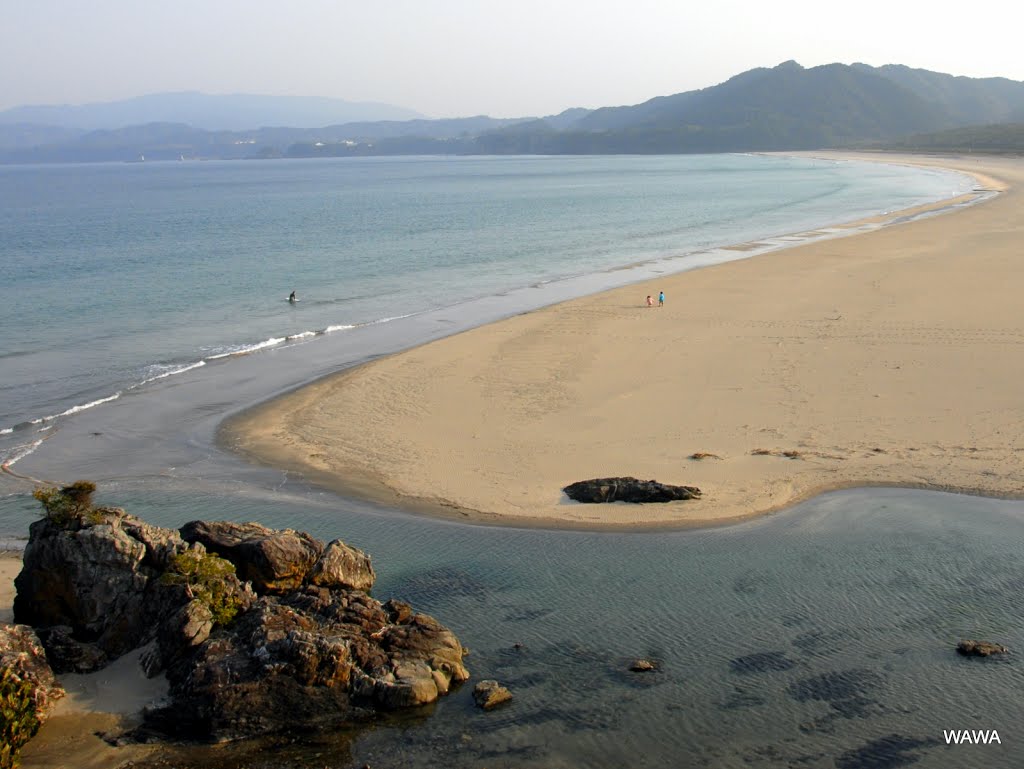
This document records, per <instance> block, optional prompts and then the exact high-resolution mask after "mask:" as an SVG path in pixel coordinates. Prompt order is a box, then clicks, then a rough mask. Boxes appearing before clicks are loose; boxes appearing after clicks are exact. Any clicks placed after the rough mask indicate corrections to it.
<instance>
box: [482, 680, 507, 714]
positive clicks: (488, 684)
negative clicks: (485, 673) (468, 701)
mask: <svg viewBox="0 0 1024 769" xmlns="http://www.w3.org/2000/svg"><path fill="white" fill-rule="evenodd" d="M473 699H474V701H476V704H477V706H478V707H481V708H483V709H484V710H491V709H492V708H495V707H497V706H498V705H500V704H501V703H503V702H508V701H509V700H510V699H512V692H510V691H509V690H508V689H506V688H505V687H504V686H502V685H501V684H499V683H498V682H497V681H493V680H487V681H481V682H480V683H478V684H477V685H476V686H475V687H474V688H473Z"/></svg>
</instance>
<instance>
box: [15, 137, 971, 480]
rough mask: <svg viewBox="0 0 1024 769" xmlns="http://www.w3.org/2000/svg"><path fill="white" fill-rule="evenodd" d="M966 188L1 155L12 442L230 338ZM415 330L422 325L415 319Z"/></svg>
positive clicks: (609, 163)
mask: <svg viewBox="0 0 1024 769" xmlns="http://www.w3.org/2000/svg"><path fill="white" fill-rule="evenodd" d="M965 187H969V181H968V180H966V179H965V178H964V177H961V176H957V175H952V174H948V173H945V172H941V171H930V170H920V169H918V170H910V169H906V168H897V167H892V166H882V165H868V164H853V163H834V162H825V161H814V160H798V159H788V158H769V157H751V156H743V155H710V156H669V157H599V158H594V157H573V158H549V157H543V158H541V157H536V158H530V157H525V158H522V157H516V158H362V159H339V160H312V161H280V162H276V161H267V162H219V163H217V162H211V163H199V162H196V163H189V162H185V163H152V164H150V163H146V164H140V163H135V164H108V165H75V166H31V167H9V166H8V167H2V168H0V242H2V243H3V258H2V260H0V282H2V284H3V285H4V287H5V290H6V296H5V302H4V324H3V325H4V329H5V333H4V334H3V335H0V366H2V371H3V374H2V378H0V460H2V461H11V460H16V459H17V458H18V457H20V456H22V455H23V454H24V453H25V451H26V450H27V449H31V448H32V447H33V445H34V444H35V441H37V440H38V439H39V438H40V437H42V436H41V435H40V434H39V429H40V428H41V427H52V426H53V424H54V422H56V421H59V419H57V420H55V419H53V417H59V416H60V415H63V414H66V413H67V412H69V411H70V412H72V413H77V412H79V411H80V410H82V409H83V408H88V407H91V406H95V405H100V404H102V403H109V402H111V400H112V399H116V398H118V397H120V396H122V395H124V394H126V393H134V392H137V391H138V390H139V389H145V388H146V387H147V386H149V385H152V383H153V382H161V381H162V380H163V379H165V378H167V377H170V376H174V375H178V374H181V373H182V372H187V371H189V370H193V371H194V370H195V367H198V366H204V365H211V364H214V363H218V362H219V363H224V362H225V359H226V358H230V357H231V356H232V355H234V354H239V353H244V352H249V351H252V350H258V349H270V348H277V347H280V346H286V345H289V344H297V343H305V342H308V341H310V340H319V339H322V337H324V336H327V335H331V336H337V335H345V334H346V333H349V332H351V331H352V330H353V329H354V328H361V327H365V326H367V325H368V324H380V323H383V322H387V321H389V320H392V319H394V318H404V317H408V316H417V315H419V314H422V313H425V312H427V311H430V310H437V309H438V308H448V309H450V310H451V311H452V312H454V313H461V314H462V315H463V316H466V317H469V316H470V315H471V314H472V309H471V307H470V304H471V303H472V302H473V300H476V301H477V302H485V301H486V300H487V299H488V298H492V299H493V298H495V297H499V296H502V295H504V294H506V293H507V292H508V291H510V290H515V289H524V288H527V287H529V286H538V285H539V286H553V287H554V288H552V289H551V291H552V293H551V294H550V296H549V298H546V299H545V300H544V301H548V302H549V301H554V300H556V299H558V298H565V296H567V295H572V294H574V293H576V294H578V293H580V292H585V291H592V290H597V289H598V288H601V287H607V285H611V284H614V283H615V282H616V281H617V280H618V281H619V282H622V281H628V280H637V279H639V278H641V277H644V276H645V274H638V275H633V274H629V273H623V274H622V275H620V276H616V275H615V274H613V273H609V272H607V271H609V270H614V269H615V268H619V267H622V266H623V265H628V264H635V263H646V264H648V265H649V266H650V271H649V272H648V273H646V276H650V275H651V274H657V273H660V272H664V271H666V270H679V269H686V268H687V266H690V265H691V264H699V263H707V262H708V261H715V260H716V258H717V257H714V256H711V257H709V256H708V255H707V254H706V253H704V254H702V253H701V252H702V251H706V250H707V249H709V248H712V247H714V246H716V245H717V246H721V245H727V244H730V243H738V242H743V241H748V240H752V239H756V238H761V237H765V236H769V235H778V234H782V233H789V232H795V231H800V230H807V229H813V228H815V227H821V226H823V225H826V224H830V223H835V222H838V221H848V220H850V219H854V218H857V217H860V216H863V215H866V214H870V213H875V212H877V211H880V210H892V209H897V208H903V207H906V206H910V205H914V204H917V203H921V202H923V201H926V200H934V199H938V198H941V197H945V196H948V195H951V194H954V193H956V192H958V191H961V190H962V189H964V188H965ZM687 255H692V259H690V260H689V261H687V259H686V256H687ZM735 256H736V253H735V252H733V253H732V254H730V258H735ZM680 257H682V259H681V260H680ZM670 258H675V259H676V261H674V262H673V263H672V264H671V265H666V264H659V260H665V259H670ZM600 273H604V276H605V277H604V282H603V283H600V284H595V285H589V286H586V285H584V286H575V287H573V286H571V285H570V284H568V283H566V284H565V286H564V288H563V289H562V291H561V294H559V293H558V288H557V286H558V284H559V283H565V281H566V279H567V278H571V277H573V276H577V277H579V276H586V275H595V274H600ZM292 290H295V291H296V292H297V294H298V297H299V299H300V301H299V302H298V303H297V304H289V303H288V302H287V301H285V300H286V298H287V296H288V294H289V293H290V292H291V291H292ZM530 301H532V300H530ZM530 301H527V300H526V299H520V300H519V301H518V302H517V303H510V304H509V306H508V307H507V309H505V310H504V312H505V314H508V313H510V312H514V311H516V310H521V309H525V308H526V307H527V306H528V305H529V304H530ZM541 303H543V302H541ZM517 305H518V306H517ZM485 319H486V317H484V316H483V315H480V316H479V317H476V318H475V319H472V318H471V322H477V321H482V320H485ZM401 333H402V337H403V339H404V343H405V344H406V345H408V344H413V343H415V342H417V341H420V340H419V339H418V335H419V334H420V333H421V332H420V331H418V330H417V328H416V325H415V324H407V325H406V327H405V330H404V331H402V332H401ZM310 354H311V355H312V354H313V353H310ZM331 355H332V356H334V353H333V352H332V353H331ZM307 357H308V356H307ZM46 437H49V436H46Z"/></svg>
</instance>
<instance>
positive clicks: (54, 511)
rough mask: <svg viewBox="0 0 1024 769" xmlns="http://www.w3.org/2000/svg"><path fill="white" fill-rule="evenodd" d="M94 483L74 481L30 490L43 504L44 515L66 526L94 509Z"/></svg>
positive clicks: (59, 524)
mask: <svg viewBox="0 0 1024 769" xmlns="http://www.w3.org/2000/svg"><path fill="white" fill-rule="evenodd" d="M95 491H96V484H95V483H93V482H92V481H75V482H74V483H72V484H71V485H69V486H64V487H63V488H59V489H57V488H53V487H50V488H41V489H36V490H35V491H33V492H32V496H33V497H35V498H36V499H37V500H39V502H40V503H41V504H42V506H43V511H44V515H46V517H47V518H48V519H49V520H51V521H53V523H55V524H57V525H58V526H62V527H67V526H69V525H70V524H71V523H73V522H76V521H77V522H81V521H82V520H83V519H84V518H86V517H87V516H89V515H90V514H92V513H93V512H94V511H95V508H94V507H93V505H92V495H93V493H94V492H95Z"/></svg>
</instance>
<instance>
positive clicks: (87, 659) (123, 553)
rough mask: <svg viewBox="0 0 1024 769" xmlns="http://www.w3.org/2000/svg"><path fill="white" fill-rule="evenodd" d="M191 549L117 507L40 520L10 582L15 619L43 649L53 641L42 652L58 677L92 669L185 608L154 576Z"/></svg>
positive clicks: (171, 588) (168, 532) (174, 590)
mask: <svg viewBox="0 0 1024 769" xmlns="http://www.w3.org/2000/svg"><path fill="white" fill-rule="evenodd" d="M188 547H189V546H188V544H187V543H185V542H184V541H182V539H181V537H180V536H178V533H177V532H176V531H173V530H171V529H160V528H158V527H155V526H149V525H148V524H143V523H142V522H141V521H139V520H138V519H136V518H134V517H132V516H128V515H126V514H125V513H124V511H123V510H119V509H116V508H101V509H97V510H94V511H93V512H92V513H91V514H90V515H89V516H88V517H83V518H76V519H73V520H70V521H65V522H62V523H58V522H56V521H54V520H51V519H50V518H42V519H40V520H38V521H36V522H35V523H33V524H32V525H31V526H30V527H29V542H28V545H27V546H26V547H25V555H24V565H23V567H22V570H21V573H20V574H19V575H18V576H17V578H15V581H14V585H15V588H16V590H17V595H16V597H15V599H14V617H15V620H16V621H17V622H19V623H23V624H26V625H31V626H33V627H35V628H36V629H37V630H38V631H39V634H40V637H41V638H42V639H43V641H44V644H47V643H48V642H47V639H48V638H49V637H51V636H52V637H53V638H54V639H55V644H56V645H55V646H54V647H53V648H51V647H50V646H49V645H47V650H48V651H49V652H50V663H51V664H52V665H53V667H54V669H55V670H56V671H57V672H67V671H76V672H87V671H89V670H95V669H96V668H98V667H102V666H103V665H104V664H106V662H108V661H109V660H112V659H115V658H116V657H119V656H120V655H122V654H124V653H125V652H128V651H131V650H132V649H134V648H136V647H138V646H141V645H142V644H144V643H146V642H147V641H149V640H151V639H152V638H153V636H154V633H155V627H156V625H157V621H158V620H159V618H160V617H162V616H163V615H164V614H165V612H166V611H167V610H168V608H169V607H172V606H175V605H177V604H178V603H180V602H181V601H182V596H181V590H180V589H179V588H176V587H174V586H169V585H165V584H162V583H161V582H160V580H159V577H160V575H161V574H162V573H163V572H164V569H165V568H166V563H167V559H168V558H170V557H171V556H172V555H173V554H175V553H179V552H182V551H184V550H185V549H187V548H188ZM51 628H55V629H56V628H60V630H54V632H52V633H49V632H47V631H48V630H49V629H51ZM82 645H86V646H87V647H89V648H84V647H83V646H82ZM62 650H66V651H67V652H68V655H70V656H66V655H64V654H63V653H62Z"/></svg>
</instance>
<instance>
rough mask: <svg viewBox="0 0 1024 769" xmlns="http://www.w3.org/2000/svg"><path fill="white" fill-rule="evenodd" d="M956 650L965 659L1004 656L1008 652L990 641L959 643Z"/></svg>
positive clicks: (1003, 647)
mask: <svg viewBox="0 0 1024 769" xmlns="http://www.w3.org/2000/svg"><path fill="white" fill-rule="evenodd" d="M956 650H957V652H958V653H959V654H962V655H964V656H965V657H990V656H992V655H993V654H1006V653H1007V652H1009V651H1010V650H1009V649H1007V648H1006V647H1005V646H1001V645H999V644H995V643H992V642H991V641H961V642H960V643H958V644H957V646H956Z"/></svg>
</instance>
